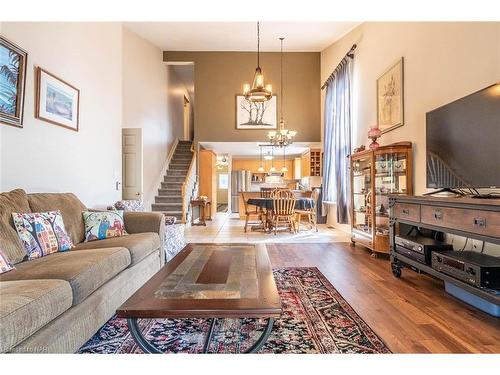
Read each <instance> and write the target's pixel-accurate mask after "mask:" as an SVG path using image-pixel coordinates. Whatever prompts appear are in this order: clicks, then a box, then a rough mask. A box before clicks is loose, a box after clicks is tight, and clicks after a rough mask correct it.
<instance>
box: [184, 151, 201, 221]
mask: <svg viewBox="0 0 500 375" xmlns="http://www.w3.org/2000/svg"><path fill="white" fill-rule="evenodd" d="M191 152H192V154H193V157H192V159H191V163H190V164H189V169H188V173H187V175H186V179H185V180H184V183H183V184H182V189H181V195H182V222H183V223H187V221H188V220H187V213H188V210H189V202H190V201H191V194H192V192H193V190H194V187H195V184H196V180H197V178H196V173H195V172H196V167H195V166H196V152H195V150H194V143H193V145H191Z"/></svg>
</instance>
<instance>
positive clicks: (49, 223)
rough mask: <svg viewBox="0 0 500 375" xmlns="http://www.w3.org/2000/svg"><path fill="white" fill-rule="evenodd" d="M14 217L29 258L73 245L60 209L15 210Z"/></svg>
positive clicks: (69, 247)
mask: <svg viewBox="0 0 500 375" xmlns="http://www.w3.org/2000/svg"><path fill="white" fill-rule="evenodd" d="M12 219H13V220H14V226H15V227H16V230H17V234H18V235H19V238H20V239H21V242H22V244H23V246H24V250H26V254H28V259H29V260H33V259H36V258H40V257H43V256H46V255H49V254H52V253H56V252H58V251H66V250H69V249H71V248H72V247H73V242H72V241H71V238H70V237H69V236H68V235H67V234H66V229H65V228H64V223H63V219H62V216H61V212H60V211H49V212H33V213H17V212H15V213H13V214H12Z"/></svg>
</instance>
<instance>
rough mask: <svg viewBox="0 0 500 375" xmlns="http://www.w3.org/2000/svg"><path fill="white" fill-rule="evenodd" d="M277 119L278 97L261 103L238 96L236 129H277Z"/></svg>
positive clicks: (274, 96)
mask: <svg viewBox="0 0 500 375" xmlns="http://www.w3.org/2000/svg"><path fill="white" fill-rule="evenodd" d="M277 118H278V111H277V106H276V95H273V96H272V98H271V99H270V100H268V101H266V102H261V103H253V102H251V101H249V100H247V99H246V98H245V97H244V96H243V95H236V129H260V130H262V129H276V128H277Z"/></svg>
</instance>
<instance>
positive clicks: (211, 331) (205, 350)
mask: <svg viewBox="0 0 500 375" xmlns="http://www.w3.org/2000/svg"><path fill="white" fill-rule="evenodd" d="M216 321H217V318H213V319H212V321H211V322H210V329H209V330H208V335H207V338H206V339H205V345H203V353H208V347H209V346H210V341H212V337H213V335H214V330H215V323H216Z"/></svg>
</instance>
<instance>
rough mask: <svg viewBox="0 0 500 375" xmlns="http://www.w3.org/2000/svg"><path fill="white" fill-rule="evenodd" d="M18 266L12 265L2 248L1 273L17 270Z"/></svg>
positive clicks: (0, 251)
mask: <svg viewBox="0 0 500 375" xmlns="http://www.w3.org/2000/svg"><path fill="white" fill-rule="evenodd" d="M15 269H16V267H14V266H13V265H12V263H10V262H9V260H8V259H7V257H6V256H5V255H4V254H3V252H2V250H1V249H0V274H2V273H5V272H9V271H12V270H15Z"/></svg>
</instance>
